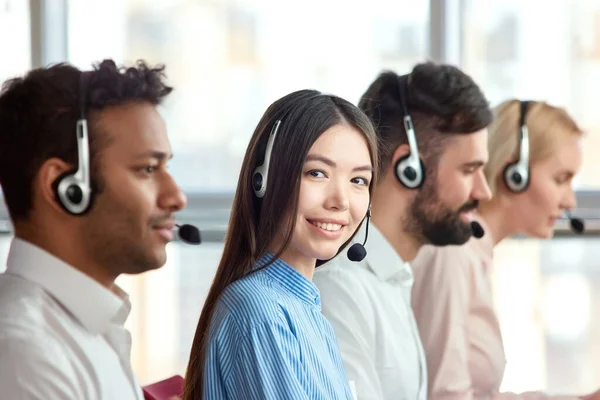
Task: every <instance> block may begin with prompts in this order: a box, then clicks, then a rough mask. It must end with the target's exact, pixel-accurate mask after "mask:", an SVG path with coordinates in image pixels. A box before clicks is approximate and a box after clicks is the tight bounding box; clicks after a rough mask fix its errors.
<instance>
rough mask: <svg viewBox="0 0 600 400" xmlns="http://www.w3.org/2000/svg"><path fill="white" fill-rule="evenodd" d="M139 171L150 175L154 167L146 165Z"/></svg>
mask: <svg viewBox="0 0 600 400" xmlns="http://www.w3.org/2000/svg"><path fill="white" fill-rule="evenodd" d="M141 171H142V172H143V173H145V174H151V173H153V172H154V171H156V165H146V166H145V167H142V168H141Z"/></svg>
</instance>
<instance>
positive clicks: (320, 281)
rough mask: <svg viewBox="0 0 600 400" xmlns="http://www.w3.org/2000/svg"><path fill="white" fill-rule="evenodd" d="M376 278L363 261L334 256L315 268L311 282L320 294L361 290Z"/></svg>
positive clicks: (370, 284)
mask: <svg viewBox="0 0 600 400" xmlns="http://www.w3.org/2000/svg"><path fill="white" fill-rule="evenodd" d="M375 281H378V278H377V277H376V276H375V275H374V274H373V273H372V272H371V271H370V270H369V269H368V267H367V266H366V265H364V262H353V261H350V260H347V259H345V257H336V258H334V259H332V260H330V261H328V262H326V263H325V264H323V265H321V266H320V267H318V268H317V269H316V270H315V273H314V276H313V283H314V284H315V285H316V286H317V287H318V288H319V291H320V292H321V295H324V294H325V295H326V293H327V292H330V291H338V290H342V291H350V292H354V291H356V290H359V291H362V290H364V289H365V288H367V287H369V286H372V284H373V282H375Z"/></svg>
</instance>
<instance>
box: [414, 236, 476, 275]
mask: <svg viewBox="0 0 600 400" xmlns="http://www.w3.org/2000/svg"><path fill="white" fill-rule="evenodd" d="M475 240H476V239H474V238H471V239H470V240H469V241H468V242H467V243H465V244H463V245H449V246H433V245H430V244H428V245H424V246H423V247H421V249H420V250H419V252H418V254H417V256H416V257H415V259H414V260H413V261H412V262H411V263H410V265H411V267H412V269H413V272H415V274H424V273H427V274H428V275H429V274H432V273H433V274H441V275H451V274H456V273H457V272H459V273H463V274H465V273H467V272H469V271H470V270H472V269H473V268H474V267H475V266H476V265H477V264H479V265H481V263H482V262H483V260H481V259H480V257H479V256H478V254H477V251H476V250H475V246H476V245H477V244H476V243H475V242H474V241H475Z"/></svg>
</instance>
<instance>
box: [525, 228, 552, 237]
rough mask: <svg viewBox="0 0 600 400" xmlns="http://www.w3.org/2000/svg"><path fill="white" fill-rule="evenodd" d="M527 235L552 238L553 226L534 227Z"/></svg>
mask: <svg viewBox="0 0 600 400" xmlns="http://www.w3.org/2000/svg"><path fill="white" fill-rule="evenodd" d="M528 236H532V237H534V238H536V239H552V238H553V237H554V227H550V228H547V227H544V228H539V229H535V230H533V231H532V232H530V233H528Z"/></svg>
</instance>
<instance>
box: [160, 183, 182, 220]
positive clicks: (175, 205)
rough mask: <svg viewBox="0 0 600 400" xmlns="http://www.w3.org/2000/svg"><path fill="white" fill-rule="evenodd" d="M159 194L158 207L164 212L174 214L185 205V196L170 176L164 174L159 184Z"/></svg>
mask: <svg viewBox="0 0 600 400" xmlns="http://www.w3.org/2000/svg"><path fill="white" fill-rule="evenodd" d="M160 193H161V195H160V197H159V207H160V208H162V209H164V210H169V211H170V212H176V211H179V210H181V209H183V208H185V206H186V205H187V196H186V195H185V193H183V191H182V190H181V188H180V187H179V185H177V183H176V182H175V179H173V177H172V176H171V175H170V174H166V176H165V178H164V180H163V181H162V182H161V192H160Z"/></svg>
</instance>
